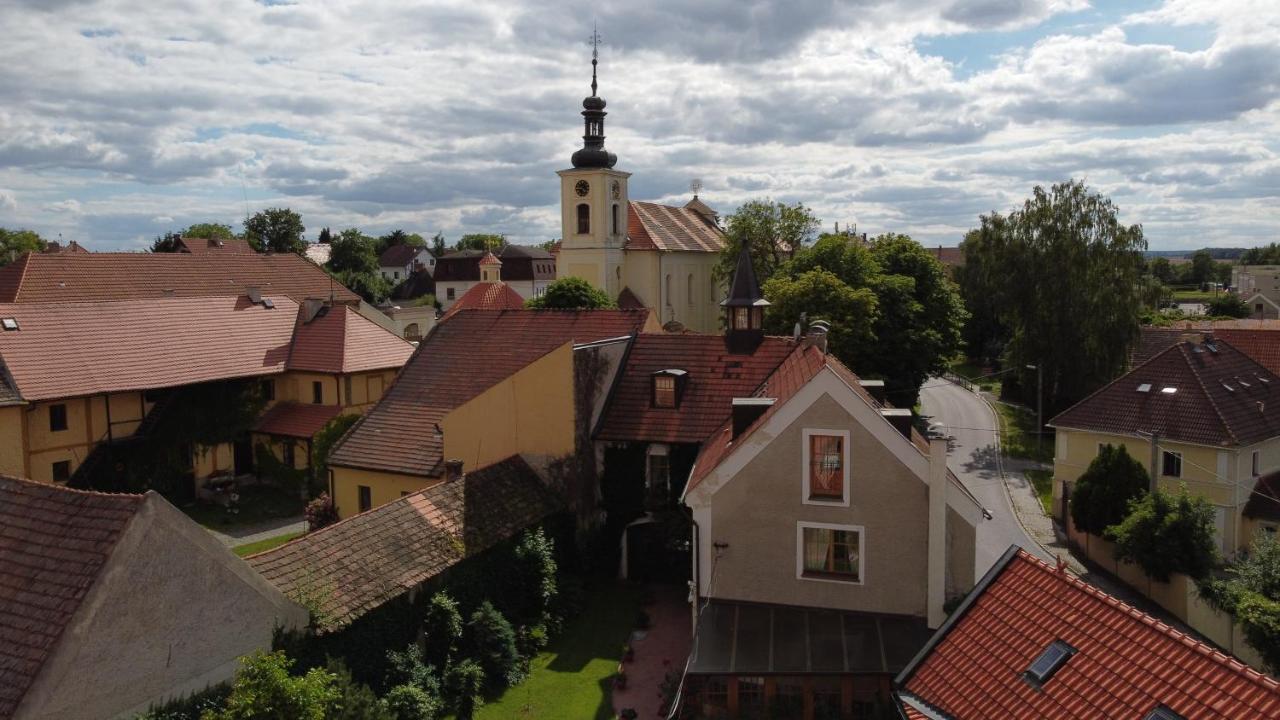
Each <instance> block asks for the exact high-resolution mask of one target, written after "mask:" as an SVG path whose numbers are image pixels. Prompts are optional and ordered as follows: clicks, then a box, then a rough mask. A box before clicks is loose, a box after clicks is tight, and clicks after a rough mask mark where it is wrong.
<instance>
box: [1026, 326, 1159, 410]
mask: <svg viewBox="0 0 1280 720" xmlns="http://www.w3.org/2000/svg"><path fill="white" fill-rule="evenodd" d="M1180 344H1181V343H1176V342H1175V343H1174V344H1172V345H1170V346H1169V347H1167V348H1165V349H1163V350H1161V351H1160V352H1158V353H1156V354H1154V355H1152V356H1151V357H1149V358H1147V359H1146V360H1143V361H1142V362H1141V363H1138V364H1137V365H1135V366H1134V367H1132V368H1130V370H1129V372H1126V373H1124V374H1123V375H1121V376H1120V377H1118V378H1116V379H1114V380H1112V381H1111V382H1109V383H1106V384H1105V385H1103V386H1102V387H1100V388H1098V389H1097V390H1094V391H1093V392H1091V393H1089V394H1088V395H1085V396H1084V397H1082V398H1080V399H1079V400H1077V401H1076V402H1075V403H1074V404H1072V405H1071V407H1068V408H1067V409H1066V410H1062V411H1061V412H1059V413H1058V414H1057V415H1054V416H1053V417H1051V418H1049V421H1048V422H1046V423H1045V425H1052V424H1053V422H1054V421H1055V420H1057V419H1058V418H1060V417H1062V416H1063V415H1066V414H1067V413H1069V412H1071V411H1072V410H1075V409H1076V408H1078V407H1080V406H1081V405H1083V404H1085V403H1087V402H1089V401H1090V400H1092V399H1093V398H1094V397H1095V396H1096V395H1099V394H1100V393H1102V391H1104V390H1106V389H1107V388H1109V387H1111V386H1112V385H1115V384H1116V383H1118V382H1120V381H1121V380H1123V379H1125V378H1127V377H1129V376H1130V375H1132V374H1133V373H1136V372H1138V370H1140V369H1141V368H1144V367H1146V366H1148V365H1150V364H1151V363H1153V362H1155V361H1156V358H1159V357H1162V356H1163V355H1164V354H1165V353H1167V352H1169V351H1170V350H1172V349H1174V348H1176V347H1177V346H1178V345H1180Z"/></svg>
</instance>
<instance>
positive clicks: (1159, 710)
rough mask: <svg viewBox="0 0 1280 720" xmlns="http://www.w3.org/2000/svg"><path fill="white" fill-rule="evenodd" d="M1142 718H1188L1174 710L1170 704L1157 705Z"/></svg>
mask: <svg viewBox="0 0 1280 720" xmlns="http://www.w3.org/2000/svg"><path fill="white" fill-rule="evenodd" d="M1142 720H1187V719H1186V718H1185V717H1183V716H1182V715H1179V714H1178V713H1176V712H1174V711H1173V710H1172V709H1170V708H1169V706H1168V705H1157V706H1155V707H1153V708H1151V712H1149V713H1147V714H1146V715H1143V716H1142Z"/></svg>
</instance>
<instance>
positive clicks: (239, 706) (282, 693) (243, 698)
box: [201, 652, 338, 720]
mask: <svg viewBox="0 0 1280 720" xmlns="http://www.w3.org/2000/svg"><path fill="white" fill-rule="evenodd" d="M240 663H241V667H240V670H239V671H238V672H236V679H235V681H234V682H233V683H232V685H231V694H230V695H228V696H227V701H226V703H225V705H224V706H223V709H222V710H218V711H206V712H205V713H204V715H202V716H201V720H325V719H326V717H327V715H328V713H329V712H330V711H331V710H332V709H333V707H334V704H335V702H336V701H337V699H338V690H337V688H335V687H334V684H335V681H336V678H335V677H334V675H333V674H332V673H329V672H327V671H325V670H322V669H320V668H312V669H311V670H309V671H307V674H306V675H303V676H301V677H295V676H292V675H290V674H289V668H290V667H292V666H293V661H292V660H290V659H289V658H288V657H286V656H285V654H284V653H282V652H273V653H263V652H257V653H254V654H253V655H249V656H247V657H244V658H241V659H240Z"/></svg>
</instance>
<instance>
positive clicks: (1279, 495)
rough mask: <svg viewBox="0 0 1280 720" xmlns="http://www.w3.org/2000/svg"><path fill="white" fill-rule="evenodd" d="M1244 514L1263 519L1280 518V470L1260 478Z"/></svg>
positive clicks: (1255, 484) (1245, 506) (1250, 495)
mask: <svg viewBox="0 0 1280 720" xmlns="http://www.w3.org/2000/svg"><path fill="white" fill-rule="evenodd" d="M1244 514H1245V516H1246V517H1251V518H1259V519H1262V520H1280V470H1276V471H1273V472H1269V473H1267V474H1266V475H1263V476H1261V477H1259V478H1258V481H1257V482H1256V483H1254V486H1253V492H1252V493H1250V494H1249V501H1248V502H1247V503H1245V505H1244Z"/></svg>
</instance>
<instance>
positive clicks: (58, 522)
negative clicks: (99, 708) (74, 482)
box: [0, 477, 145, 719]
mask: <svg viewBox="0 0 1280 720" xmlns="http://www.w3.org/2000/svg"><path fill="white" fill-rule="evenodd" d="M144 500H145V496H143V495H107V494H104V493H95V492H84V491H80V490H69V489H66V488H62V487H58V486H55V485H47V484H44V483H35V482H30V481H28V480H17V479H14V478H8V477H0V719H3V718H10V717H13V714H14V712H15V711H16V710H17V707H18V704H19V703H20V702H21V701H22V697H23V695H25V694H26V692H27V690H28V689H29V688H30V687H31V683H32V682H33V681H34V680H35V678H36V676H37V675H38V674H39V673H40V670H41V667H42V665H43V664H44V663H45V661H46V660H48V658H49V657H50V656H51V654H52V652H53V649H54V647H55V646H56V644H57V643H58V639H59V638H60V637H61V635H62V632H63V630H64V629H65V628H66V626H67V625H68V624H69V623H70V622H71V619H72V617H73V616H74V615H75V614H76V611H77V610H78V609H79V608H80V604H81V602H82V601H83V600H84V598H85V595H87V594H88V592H89V589H90V588H91V587H92V586H93V584H94V583H95V582H96V581H97V579H98V576H99V574H100V573H101V572H102V569H103V567H104V565H105V564H106V562H107V559H108V558H109V557H110V556H111V553H112V550H113V549H114V547H115V545H116V542H117V541H118V540H119V539H120V537H121V535H122V534H123V533H124V530H125V528H126V527H127V526H128V524H129V521H130V520H132V519H133V516H134V513H135V512H137V510H138V509H139V508H140V507H141V506H142V504H143V502H144Z"/></svg>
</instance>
